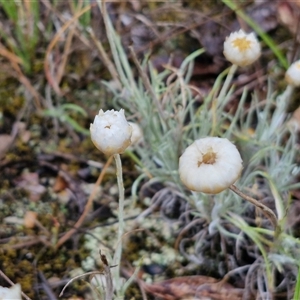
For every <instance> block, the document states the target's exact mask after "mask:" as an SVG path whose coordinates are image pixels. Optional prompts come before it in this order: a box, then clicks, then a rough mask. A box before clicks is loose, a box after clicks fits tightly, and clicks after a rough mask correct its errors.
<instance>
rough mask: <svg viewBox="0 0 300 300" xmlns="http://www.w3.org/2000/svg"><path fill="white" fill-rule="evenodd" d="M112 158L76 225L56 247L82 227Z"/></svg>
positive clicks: (110, 158)
mask: <svg viewBox="0 0 300 300" xmlns="http://www.w3.org/2000/svg"><path fill="white" fill-rule="evenodd" d="M112 159H113V156H111V157H109V159H108V160H107V162H106V164H105V165H104V167H103V169H102V171H101V173H100V175H99V177H98V179H97V181H96V183H95V186H94V188H93V191H92V193H91V194H90V197H89V199H88V201H87V203H86V205H85V208H84V211H83V213H82V215H81V216H80V218H79V219H78V221H77V222H76V224H75V225H74V227H73V228H72V229H71V230H69V231H68V232H67V233H66V234H65V235H63V236H62V237H61V238H60V239H59V240H58V242H57V244H56V246H55V248H56V249H58V248H59V247H60V246H61V245H63V244H64V243H65V242H66V241H67V240H68V239H69V238H70V237H71V236H72V235H73V234H74V233H76V231H77V229H78V228H80V226H81V225H82V223H83V221H84V219H85V217H86V215H87V214H88V212H89V210H90V208H91V206H92V203H93V200H94V197H95V195H96V191H97V186H98V185H100V184H101V182H102V180H103V177H104V175H105V173H106V170H107V168H108V167H109V165H110V164H111V162H112Z"/></svg>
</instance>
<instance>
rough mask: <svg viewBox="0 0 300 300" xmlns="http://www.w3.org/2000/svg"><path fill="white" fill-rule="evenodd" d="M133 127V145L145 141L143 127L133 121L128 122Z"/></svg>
mask: <svg viewBox="0 0 300 300" xmlns="http://www.w3.org/2000/svg"><path fill="white" fill-rule="evenodd" d="M128 124H129V125H130V126H131V128H132V135H131V145H136V144H139V143H141V142H142V141H143V132H142V129H141V127H140V126H139V125H138V124H136V123H133V122H128Z"/></svg>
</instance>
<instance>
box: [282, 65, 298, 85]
mask: <svg viewBox="0 0 300 300" xmlns="http://www.w3.org/2000/svg"><path fill="white" fill-rule="evenodd" d="M285 80H286V81H287V82H288V84H290V85H292V86H300V60H297V61H295V62H294V63H292V64H291V66H290V67H289V68H288V70H287V71H286V73H285Z"/></svg>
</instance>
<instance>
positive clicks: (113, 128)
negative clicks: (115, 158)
mask: <svg viewBox="0 0 300 300" xmlns="http://www.w3.org/2000/svg"><path fill="white" fill-rule="evenodd" d="M90 131H91V139H92V141H93V143H94V145H95V146H96V147H97V148H98V149H99V150H100V151H102V152H103V153H105V154H107V155H113V154H118V153H123V152H124V151H125V149H126V148H127V147H128V146H129V145H130V144H131V140H130V138H131V133H132V128H131V126H130V125H129V124H128V122H127V120H126V118H125V115H124V109H121V110H120V111H114V110H108V111H106V112H103V110H102V109H100V111H99V114H98V115H97V116H96V117H95V120H94V123H92V124H91V126H90Z"/></svg>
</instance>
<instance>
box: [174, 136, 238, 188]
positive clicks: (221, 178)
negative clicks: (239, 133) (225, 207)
mask: <svg viewBox="0 0 300 300" xmlns="http://www.w3.org/2000/svg"><path fill="white" fill-rule="evenodd" d="M242 163H243V161H242V158H241V156H240V153H239V151H238V150H237V148H236V146H235V145H234V144H232V143H231V142H230V141H229V140H228V139H225V138H218V137H205V138H201V139H199V140H196V141H195V142H194V143H193V144H191V145H190V146H189V147H187V148H186V150H185V151H184V153H183V154H182V155H181V157H180V159H179V176H180V179H181V181H182V182H183V183H184V185H185V186H186V187H187V188H188V189H190V190H192V191H196V192H203V193H207V194H217V193H220V192H222V191H223V190H225V189H227V188H228V187H229V186H230V185H232V184H234V183H235V182H236V180H237V179H238V178H239V177H240V175H241V172H242V169H243V165H242Z"/></svg>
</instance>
